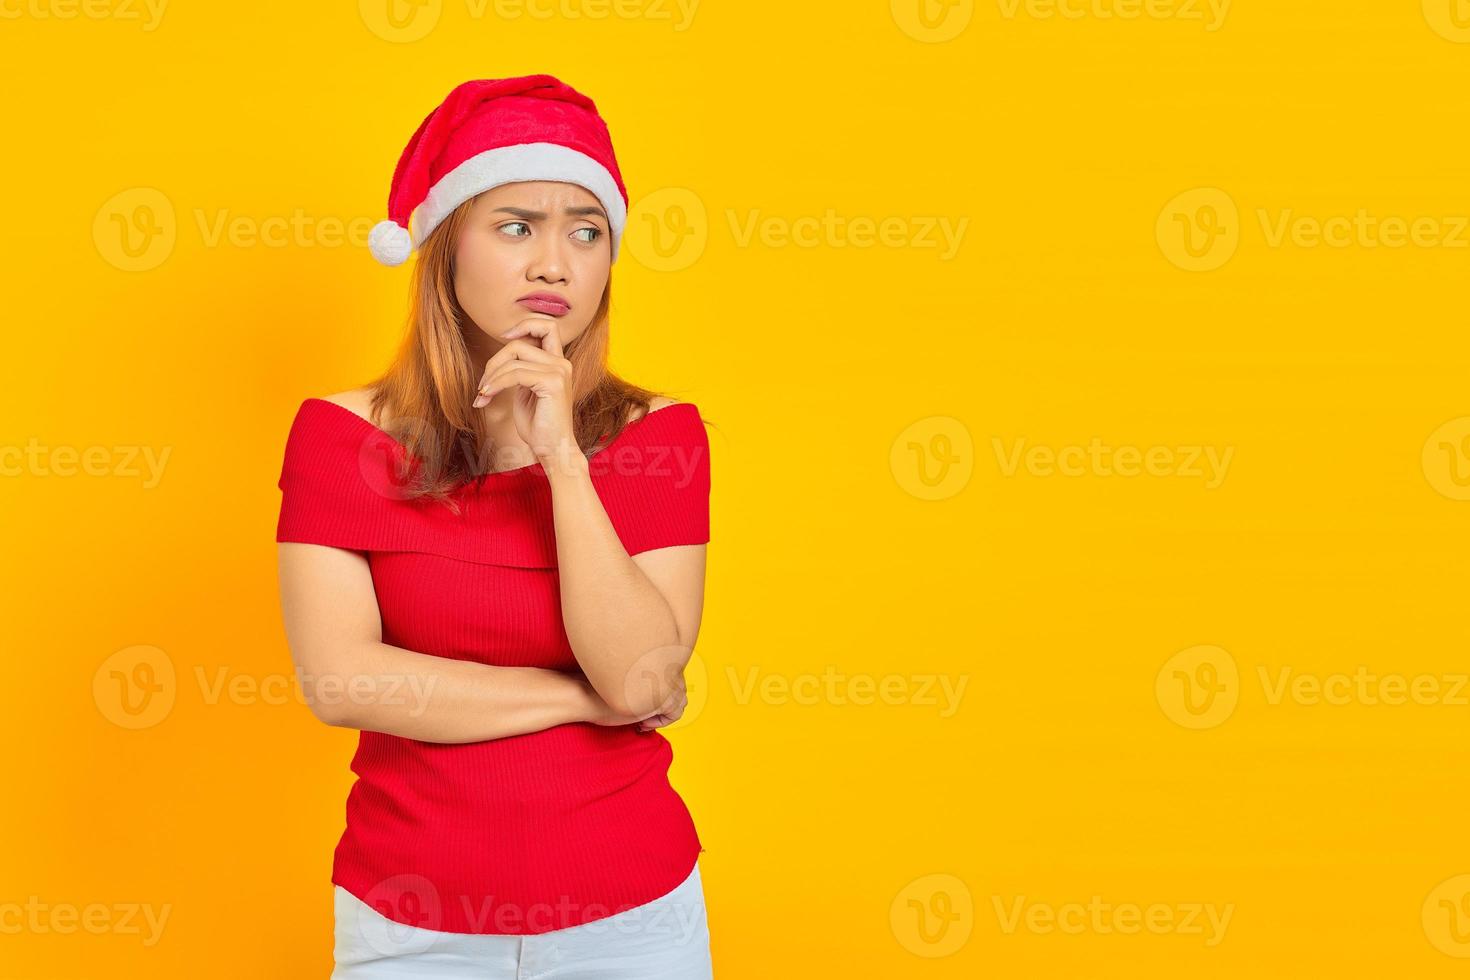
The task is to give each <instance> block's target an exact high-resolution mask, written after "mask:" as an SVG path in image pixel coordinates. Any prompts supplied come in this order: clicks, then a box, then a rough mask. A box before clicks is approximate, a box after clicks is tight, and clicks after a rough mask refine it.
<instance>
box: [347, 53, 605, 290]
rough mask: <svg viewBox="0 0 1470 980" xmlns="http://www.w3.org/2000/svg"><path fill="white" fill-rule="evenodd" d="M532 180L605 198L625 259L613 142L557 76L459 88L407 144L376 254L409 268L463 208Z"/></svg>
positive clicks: (374, 239)
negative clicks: (478, 197)
mask: <svg viewBox="0 0 1470 980" xmlns="http://www.w3.org/2000/svg"><path fill="white" fill-rule="evenodd" d="M524 180H559V181H566V182H567V183H572V184H578V185H580V186H582V187H585V188H586V189H587V190H589V191H591V192H592V193H593V194H594V195H596V197H597V200H598V201H599V202H600V203H601V204H602V207H603V209H604V210H606V211H607V218H608V224H609V226H610V229H609V230H610V231H611V235H612V258H613V260H614V261H616V260H617V257H618V242H619V240H620V239H621V238H622V236H623V227H624V225H625V224H626V223H627V220H628V192H627V189H626V188H624V187H623V178H622V175H621V174H620V173H619V172H618V164H617V160H616V158H615V157H614V156H613V147H612V137H611V136H610V135H609V134H608V131H607V125H606V124H605V123H604V122H603V121H602V117H601V116H600V115H598V113H597V107H596V106H595V105H594V104H593V102H592V100H591V99H589V98H587V97H586V96H585V95H583V94H581V93H580V92H578V91H576V90H575V89H573V88H572V87H571V86H569V85H566V84H564V83H562V82H561V81H559V80H557V79H556V78H554V77H552V76H551V75H523V76H521V77H519V78H494V79H488V78H487V79H477V80H475V81H470V82H464V83H463V84H461V85H459V86H457V87H456V88H455V89H454V91H452V92H450V93H449V95H448V96H447V97H445V99H444V101H443V102H442V103H440V104H439V106H438V107H437V108H436V109H435V110H434V111H433V112H431V113H429V115H428V116H427V117H425V119H424V121H423V122H422V123H420V124H419V128H418V130H417V131H416V132H415V133H414V134H413V138H412V139H410V140H409V141H408V146H406V147H404V148H403V154H402V156H400V157H399V158H398V166H397V167H396V168H395V169H394V171H393V186H392V189H391V190H390V191H389V193H388V220H387V221H380V222H378V224H376V225H375V226H374V227H373V230H372V232H371V233H370V234H369V235H368V248H369V249H370V250H371V251H372V253H373V257H374V258H376V259H377V260H378V261H379V262H382V263H383V264H385V265H399V264H400V263H402V262H404V261H405V260H407V259H408V256H409V254H410V253H411V252H412V251H413V250H414V249H415V248H417V247H418V246H420V245H422V244H423V242H424V239H426V238H428V237H429V232H431V231H433V230H434V228H435V227H437V226H438V224H439V222H441V221H443V220H444V219H445V218H447V217H448V216H449V215H450V214H451V213H452V212H453V211H454V209H455V208H456V207H458V206H459V205H461V204H463V203H464V202H465V201H467V200H469V199H470V198H472V197H474V196H475V195H476V194H479V193H480V192H481V191H486V190H489V189H490V188H492V187H498V186H499V185H501V184H509V183H513V182H516V181H524Z"/></svg>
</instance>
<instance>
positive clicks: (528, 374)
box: [474, 315, 581, 463]
mask: <svg viewBox="0 0 1470 980" xmlns="http://www.w3.org/2000/svg"><path fill="white" fill-rule="evenodd" d="M503 336H504V337H507V338H521V337H523V336H524V337H528V338H530V339H528V340H521V339H513V340H508V341H507V342H506V344H505V346H503V347H501V348H500V350H498V351H496V352H495V356H493V357H491V358H490V360H489V361H487V362H485V370H484V372H483V373H482V374H481V375H480V385H479V389H478V390H479V394H478V395H476V397H475V401H474V407H475V408H481V407H483V406H485V405H488V404H489V403H490V399H491V398H493V397H495V395H496V393H497V392H501V391H504V390H506V389H507V388H514V389H516V392H515V397H514V400H513V401H512V403H511V418H512V420H513V421H514V422H515V427H516V434H517V435H519V436H520V437H521V440H522V441H523V442H525V443H526V445H528V446H530V447H531V451H532V452H533V453H535V454H536V458H537V459H538V460H539V461H541V462H543V463H545V462H547V461H548V460H549V459H551V458H552V457H554V456H556V455H557V454H558V453H564V452H571V451H573V450H574V449H576V446H577V439H576V433H575V430H574V427H573V425H572V362H571V361H569V360H568V359H567V358H566V357H565V356H564V355H563V354H562V348H561V338H560V336H558V334H557V331H556V320H555V319H553V318H551V317H549V316H545V315H538V316H532V317H527V318H526V319H524V320H522V321H521V322H520V323H517V324H516V325H515V326H514V327H511V328H510V329H509V330H507V331H506V332H505V334H504V335H503ZM577 452H578V455H580V454H581V453H580V450H577Z"/></svg>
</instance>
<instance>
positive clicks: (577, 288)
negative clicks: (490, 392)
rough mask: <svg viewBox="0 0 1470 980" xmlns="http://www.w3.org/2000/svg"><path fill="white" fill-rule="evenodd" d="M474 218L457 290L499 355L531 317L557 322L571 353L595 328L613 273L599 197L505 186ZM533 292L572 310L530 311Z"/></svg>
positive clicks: (464, 240)
mask: <svg viewBox="0 0 1470 980" xmlns="http://www.w3.org/2000/svg"><path fill="white" fill-rule="evenodd" d="M466 217H467V220H466V221H465V223H464V225H463V227H462V228H461V230H460V238H459V242H458V243H457V244H456V246H455V271H454V289H455V294H456V295H457V297H458V299H459V304H460V306H461V307H463V308H464V311H465V312H466V313H467V314H469V317H470V319H471V320H473V321H474V323H475V325H476V326H477V327H479V329H480V331H481V332H482V333H483V334H484V336H485V338H486V340H487V341H490V342H491V344H490V346H491V347H492V348H498V344H499V342H500V336H501V334H503V333H505V331H507V330H509V329H510V328H511V327H513V326H515V325H516V324H517V323H519V322H520V321H522V320H525V319H528V318H531V317H544V318H547V319H553V320H555V321H556V322H557V335H558V336H559V337H560V338H561V342H562V346H563V347H565V346H566V345H567V344H570V343H571V342H572V341H573V340H575V339H576V338H577V337H578V336H580V335H581V334H582V332H583V331H584V330H586V329H587V327H588V326H589V325H590V324H591V323H592V318H593V316H594V315H595V314H596V313H597V306H598V303H600V302H601V300H602V291H603V289H604V288H605V287H606V286H607V280H608V276H609V273H610V270H611V267H612V247H611V243H612V238H611V235H610V231H609V226H608V220H607V213H606V212H605V211H604V210H603V208H602V205H601V204H599V203H598V202H597V197H596V195H594V194H593V193H592V192H591V191H589V190H587V189H586V188H585V187H582V186H580V185H578V184H568V183H564V182H562V181H555V180H536V181H522V182H518V183H513V184H501V185H500V186H499V187H493V188H491V189H490V190H488V191H486V192H485V193H483V194H481V195H480V197H479V199H478V200H476V201H475V202H474V203H473V204H471V205H470V206H469V212H468V214H467V215H466ZM531 293H546V294H550V295H551V296H554V297H558V298H560V299H561V300H563V301H564V302H565V303H566V305H567V308H566V311H565V312H564V313H561V312H560V310H558V309H555V308H552V307H548V308H546V309H545V310H543V311H537V310H535V309H533V308H532V307H530V306H527V305H523V303H522V302H520V300H521V297H523V296H526V295H528V294H531ZM558 314H560V315H558Z"/></svg>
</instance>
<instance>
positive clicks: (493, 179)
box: [374, 143, 628, 260]
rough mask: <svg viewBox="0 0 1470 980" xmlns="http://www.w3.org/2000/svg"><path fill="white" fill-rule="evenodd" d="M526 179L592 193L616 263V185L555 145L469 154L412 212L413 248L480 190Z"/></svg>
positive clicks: (619, 232) (601, 170)
mask: <svg viewBox="0 0 1470 980" xmlns="http://www.w3.org/2000/svg"><path fill="white" fill-rule="evenodd" d="M527 180H559V181H564V182H566V183H569V184H578V185H580V186H582V187H585V188H587V190H589V191H591V192H592V193H593V194H594V195H596V197H597V200H598V203H600V204H601V205H602V207H603V209H604V210H606V211H607V220H608V225H609V226H610V227H609V231H610V232H611V234H612V258H613V259H614V260H616V259H617V257H618V242H619V240H620V239H621V238H622V237H623V226H624V225H625V224H626V223H627V220H628V207H627V205H626V204H624V203H623V195H622V194H621V193H620V192H619V191H618V185H617V182H616V181H614V180H613V178H612V174H610V173H608V170H607V168H606V167H604V166H603V165H602V164H600V163H598V162H597V161H596V160H594V159H592V158H591V157H589V156H588V155H587V154H585V153H582V152H580V151H578V150H574V149H572V148H571V147H569V146H563V145H562V144H560V143H521V144H519V145H517V146H501V147H496V148H495V149H493V150H486V151H484V152H483V153H477V154H475V155H474V156H472V157H470V158H469V159H468V160H466V161H465V162H464V163H461V164H460V165H459V166H457V167H455V168H454V169H453V170H451V171H449V173H447V174H445V175H444V176H443V177H440V178H439V180H438V182H437V183H435V184H434V186H433V187H431V188H429V193H428V196H426V197H425V198H424V201H423V203H422V204H420V205H419V206H418V207H416V208H414V211H413V217H412V218H411V219H410V220H409V224H408V226H409V227H410V228H412V229H413V247H414V248H417V247H418V246H420V245H422V244H423V243H424V239H426V238H428V237H429V233H430V232H432V231H433V230H434V229H435V227H437V226H438V224H439V222H441V221H443V220H444V219H445V218H447V217H449V215H450V214H451V213H452V212H453V211H454V209H455V208H457V207H459V206H460V205H461V204H463V203H464V202H465V201H468V200H469V199H470V198H472V197H474V196H475V195H476V194H479V193H480V192H481V191H487V190H489V189H490V188H492V187H499V186H500V185H501V184H511V183H516V182H519V181H527ZM374 231H376V229H374ZM374 254H375V255H376V254H377V253H376V252H374Z"/></svg>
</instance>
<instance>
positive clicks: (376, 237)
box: [368, 221, 413, 265]
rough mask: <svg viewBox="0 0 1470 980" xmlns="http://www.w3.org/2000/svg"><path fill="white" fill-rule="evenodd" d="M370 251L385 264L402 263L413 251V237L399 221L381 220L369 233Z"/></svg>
mask: <svg viewBox="0 0 1470 980" xmlns="http://www.w3.org/2000/svg"><path fill="white" fill-rule="evenodd" d="M368 251H370V252H372V253H373V258H375V259H377V260H378V261H379V262H381V263H383V264H384V265H402V264H403V263H404V262H406V261H408V256H409V253H410V252H412V251H413V239H412V238H410V237H408V229H407V228H405V227H403V226H402V225H400V224H399V223H398V222H396V221H379V222H378V223H377V224H375V225H373V230H372V231H370V232H369V233H368Z"/></svg>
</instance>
